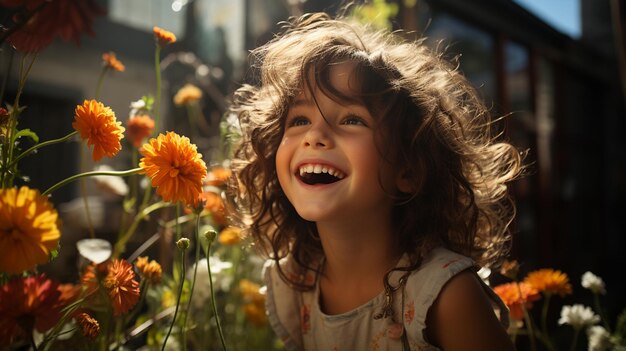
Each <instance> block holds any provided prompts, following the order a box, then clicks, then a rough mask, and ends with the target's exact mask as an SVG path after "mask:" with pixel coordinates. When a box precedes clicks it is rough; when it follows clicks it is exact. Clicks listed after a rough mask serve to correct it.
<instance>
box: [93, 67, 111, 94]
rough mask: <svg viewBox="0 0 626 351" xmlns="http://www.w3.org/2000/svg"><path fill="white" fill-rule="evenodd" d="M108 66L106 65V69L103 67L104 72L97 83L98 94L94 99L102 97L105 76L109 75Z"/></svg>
mask: <svg viewBox="0 0 626 351" xmlns="http://www.w3.org/2000/svg"><path fill="white" fill-rule="evenodd" d="M108 68H109V67H108V66H107V65H104V67H102V70H101V71H100V76H99V77H98V83H96V94H95V97H94V99H96V100H98V97H100V89H101V88H102V82H104V76H105V75H106V73H107V70H108Z"/></svg>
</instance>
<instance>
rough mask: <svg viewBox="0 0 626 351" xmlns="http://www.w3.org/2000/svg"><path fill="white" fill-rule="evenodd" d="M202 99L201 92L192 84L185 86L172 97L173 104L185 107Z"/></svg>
mask: <svg viewBox="0 0 626 351" xmlns="http://www.w3.org/2000/svg"><path fill="white" fill-rule="evenodd" d="M201 98H202V90H200V89H198V87H197V86H195V85H193V84H185V85H184V86H183V87H182V88H180V89H179V90H178V91H177V92H176V95H174V104H175V105H177V106H183V105H187V104H189V103H192V102H194V101H198V100H200V99H201Z"/></svg>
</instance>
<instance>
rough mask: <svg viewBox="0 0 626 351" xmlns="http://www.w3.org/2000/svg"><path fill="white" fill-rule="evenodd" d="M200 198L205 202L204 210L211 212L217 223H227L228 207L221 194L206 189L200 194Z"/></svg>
mask: <svg viewBox="0 0 626 351" xmlns="http://www.w3.org/2000/svg"><path fill="white" fill-rule="evenodd" d="M199 199H200V201H203V202H204V210H205V211H207V212H209V213H210V214H211V218H212V219H213V221H214V222H215V224H221V225H223V224H225V223H226V209H225V207H224V201H223V200H222V197H221V196H220V194H217V193H214V192H212V191H204V192H202V193H201V194H200V197H199Z"/></svg>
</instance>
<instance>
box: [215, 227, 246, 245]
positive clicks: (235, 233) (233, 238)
mask: <svg viewBox="0 0 626 351" xmlns="http://www.w3.org/2000/svg"><path fill="white" fill-rule="evenodd" d="M217 241H219V243H220V244H222V245H234V244H237V243H238V242H240V241H241V229H240V228H237V227H226V228H224V229H223V230H222V231H221V232H220V236H219V237H218V239H217Z"/></svg>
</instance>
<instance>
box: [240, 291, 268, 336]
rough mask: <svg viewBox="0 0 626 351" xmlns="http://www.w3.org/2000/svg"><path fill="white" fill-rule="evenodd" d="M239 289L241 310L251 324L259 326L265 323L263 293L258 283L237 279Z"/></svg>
mask: <svg viewBox="0 0 626 351" xmlns="http://www.w3.org/2000/svg"><path fill="white" fill-rule="evenodd" d="M239 291H240V292H241V295H242V297H243V299H244V301H246V302H245V304H244V305H243V307H242V308H243V312H244V314H245V316H246V319H248V321H250V322H251V323H252V324H254V325H256V326H258V327H261V326H263V325H265V324H266V323H267V316H266V314H265V294H264V293H263V292H262V291H261V287H260V286H259V284H256V283H254V282H252V281H249V280H247V279H242V280H241V281H239Z"/></svg>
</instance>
